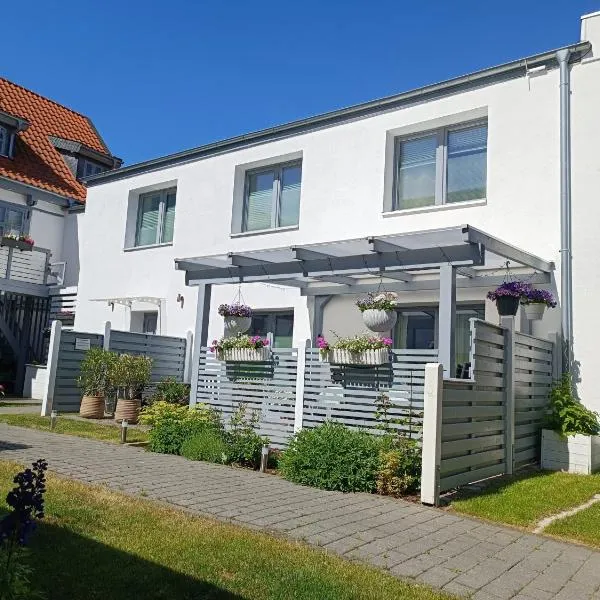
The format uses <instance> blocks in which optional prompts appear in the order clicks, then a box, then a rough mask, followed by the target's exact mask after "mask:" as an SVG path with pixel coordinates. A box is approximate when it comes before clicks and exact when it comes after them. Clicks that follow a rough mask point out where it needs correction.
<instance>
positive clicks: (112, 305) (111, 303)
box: [108, 302, 115, 312]
mask: <svg viewBox="0 0 600 600" xmlns="http://www.w3.org/2000/svg"><path fill="white" fill-rule="evenodd" d="M108 305H109V306H110V310H111V311H112V312H115V303H114V302H109V303H108Z"/></svg>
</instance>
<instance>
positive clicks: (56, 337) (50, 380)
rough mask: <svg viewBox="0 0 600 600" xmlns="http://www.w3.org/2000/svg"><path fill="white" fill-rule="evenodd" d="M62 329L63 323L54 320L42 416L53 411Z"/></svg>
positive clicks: (51, 329)
mask: <svg viewBox="0 0 600 600" xmlns="http://www.w3.org/2000/svg"><path fill="white" fill-rule="evenodd" d="M61 331H62V323H61V322H60V321H52V326H51V327H50V345H49V347H48V365H47V367H46V371H47V372H46V389H45V390H44V397H43V399H42V410H41V413H40V414H41V416H42V417H48V416H49V415H50V413H51V412H52V404H53V403H54V386H55V385H56V369H57V367H58V355H59V352H60V335H61Z"/></svg>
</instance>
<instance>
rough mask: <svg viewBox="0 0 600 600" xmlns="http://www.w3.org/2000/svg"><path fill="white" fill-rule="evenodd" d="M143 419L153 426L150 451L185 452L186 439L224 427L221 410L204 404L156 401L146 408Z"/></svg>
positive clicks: (149, 435) (142, 420)
mask: <svg viewBox="0 0 600 600" xmlns="http://www.w3.org/2000/svg"><path fill="white" fill-rule="evenodd" d="M140 422H141V423H143V424H145V425H150V427H151V429H150V432H149V433H148V442H149V447H150V450H152V451H153V452H162V453H163V454H181V447H182V445H183V443H184V442H185V440H187V439H188V438H191V437H193V436H194V435H195V434H197V433H199V432H201V431H203V430H204V429H217V430H220V429H222V427H223V425H222V423H221V415H220V413H219V412H218V411H216V410H214V409H212V408H208V407H206V406H205V405H203V404H199V405H197V406H196V407H195V408H188V407H187V406H177V405H176V404H170V403H168V402H164V401H159V402H154V403H153V404H151V405H150V406H148V407H146V408H144V409H143V410H142V413H141V415H140Z"/></svg>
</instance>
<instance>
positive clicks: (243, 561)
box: [0, 461, 449, 600]
mask: <svg viewBox="0 0 600 600" xmlns="http://www.w3.org/2000/svg"><path fill="white" fill-rule="evenodd" d="M50 468H52V465H50ZM17 470H18V467H17V466H15V465H14V464H11V463H6V462H1V461H0V499H3V498H4V497H5V495H6V493H7V491H8V490H9V489H10V488H11V487H12V485H11V481H12V477H13V474H14V473H15V472H16V471H17ZM5 508H6V506H5V505H4V504H3V503H2V502H1V501H0V511H3V510H5ZM28 560H29V561H30V562H29V564H31V565H35V570H34V574H33V577H32V584H33V587H34V588H35V589H36V590H38V591H40V592H42V593H43V594H44V597H45V598H46V600H55V599H56V600H58V599H60V600H64V599H65V598H69V600H84V599H85V600H107V599H110V600H125V599H127V600H129V599H131V598H139V599H141V600H155V599H156V600H158V599H164V600H167V599H169V600H170V599H172V598H179V599H186V600H192V599H193V600H196V599H198V600H200V599H204V600H221V599H223V600H225V599H227V600H291V599H293V600H353V599H356V600H359V599H360V600H392V599H394V600H397V599H399V598H402V599H403V600H442V599H445V598H449V596H447V595H445V594H442V593H438V592H435V591H432V590H430V589H429V588H425V587H422V586H420V585H416V584H412V583H407V582H402V581H400V580H397V579H395V578H394V577H392V576H391V575H389V574H387V573H385V572H383V571H378V570H376V569H372V568H369V567H366V566H363V565H359V564H355V563H350V562H346V561H344V560H342V559H340V558H337V557H335V556H333V555H328V554H325V553H324V552H322V551H320V550H316V549H311V548H309V547H307V546H305V545H303V544H301V543H294V542H289V541H285V540H282V539H278V538H274V537H271V536H268V535H266V534H262V533H257V532H254V531H251V530H248V529H243V528H240V527H235V526H232V525H228V524H225V523H220V522H216V521H212V520H208V519H204V518H199V517H194V516H191V515H189V514H187V513H184V512H182V511H177V510H173V509H169V508H165V507H164V506H162V505H159V504H154V503H152V502H150V501H147V500H144V499H132V498H131V497H127V496H123V495H121V494H118V493H115V492H111V491H108V490H107V489H105V488H99V487H89V486H85V485H83V484H80V483H78V482H75V481H71V480H67V479H62V478H59V477H57V476H53V475H50V476H49V477H48V491H47V493H46V518H45V519H44V521H43V522H42V523H41V525H40V526H39V528H38V529H37V531H36V532H35V534H34V536H33V539H32V544H31V547H30V556H29V559H28Z"/></svg>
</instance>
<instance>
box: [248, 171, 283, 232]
mask: <svg viewBox="0 0 600 600" xmlns="http://www.w3.org/2000/svg"><path fill="white" fill-rule="evenodd" d="M274 179H275V174H274V172H273V171H263V172H262V173H252V174H250V176H249V177H248V192H247V194H248V195H247V197H246V206H245V221H244V230H245V231H255V230H257V229H270V227H271V214H272V212H273V181H274Z"/></svg>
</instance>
